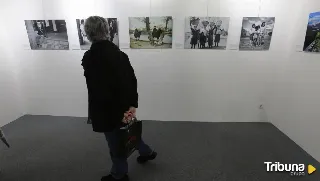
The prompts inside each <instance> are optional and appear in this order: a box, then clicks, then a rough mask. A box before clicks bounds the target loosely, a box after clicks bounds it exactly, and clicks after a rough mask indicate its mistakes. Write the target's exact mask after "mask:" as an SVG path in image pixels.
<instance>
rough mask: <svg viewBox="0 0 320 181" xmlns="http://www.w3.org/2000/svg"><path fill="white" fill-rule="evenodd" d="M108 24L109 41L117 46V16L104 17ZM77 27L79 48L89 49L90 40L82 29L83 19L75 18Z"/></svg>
mask: <svg viewBox="0 0 320 181" xmlns="http://www.w3.org/2000/svg"><path fill="white" fill-rule="evenodd" d="M106 20H107V21H108V24H109V33H110V41H111V42H113V43H114V44H115V45H117V46H119V33H118V22H117V18H106ZM76 21H77V29H78V36H79V43H80V49H81V50H89V49H90V47H91V42H90V41H89V40H88V38H87V34H86V32H85V31H84V23H85V21H86V20H85V19H76Z"/></svg>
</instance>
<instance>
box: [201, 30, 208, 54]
mask: <svg viewBox="0 0 320 181" xmlns="http://www.w3.org/2000/svg"><path fill="white" fill-rule="evenodd" d="M206 33H207V32H206V31H205V28H201V30H200V48H201V49H203V48H205V47H206V40H207V37H206Z"/></svg>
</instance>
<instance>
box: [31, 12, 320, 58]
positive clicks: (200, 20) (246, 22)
mask: <svg viewBox="0 0 320 181" xmlns="http://www.w3.org/2000/svg"><path fill="white" fill-rule="evenodd" d="M106 19H107V21H108V23H109V28H110V30H109V32H110V41H112V42H113V43H114V44H116V45H117V46H119V33H118V21H117V18H106ZM229 20H230V18H228V17H188V18H186V22H185V28H184V29H185V42H184V48H185V49H220V50H225V49H226V46H227V40H228V34H229V33H228V30H229ZM84 23H85V19H77V20H76V24H77V29H78V36H79V43H80V48H81V49H82V50H88V49H90V46H91V42H90V41H89V40H88V38H87V35H86V33H85V31H84ZM25 24H26V29H27V33H28V37H29V42H30V46H31V49H33V50H68V49H69V42H68V35H67V27H66V22H65V21H64V20H26V21H25ZM274 25H275V18H274V17H244V18H243V22H242V28H241V37H240V43H239V50H255V51H259V50H261V51H262V50H269V48H270V44H271V39H272V36H273V29H274ZM172 29H173V19H172V17H171V16H163V17H130V18H129V36H130V48H132V49H166V48H172V35H173V34H172ZM303 50H304V51H306V52H320V12H316V13H311V14H310V16H309V21H308V27H307V32H306V37H305V43H304V47H303Z"/></svg>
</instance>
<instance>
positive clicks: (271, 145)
mask: <svg viewBox="0 0 320 181" xmlns="http://www.w3.org/2000/svg"><path fill="white" fill-rule="evenodd" d="M143 124H144V133H143V136H144V140H145V141H146V142H147V143H149V144H150V146H152V147H153V148H155V149H156V150H157V151H158V153H159V155H158V157H157V159H156V160H154V161H152V162H149V163H148V164H146V165H139V164H137V163H136V161H135V159H136V156H137V153H134V154H133V155H132V156H131V157H130V158H129V160H128V162H129V175H130V177H131V180H133V181H170V180H176V181H191V180H193V181H286V180H299V181H300V180H310V181H311V180H312V181H313V180H314V181H319V180H320V172H319V171H316V173H314V174H313V175H310V176H309V175H307V176H304V177H292V176H290V174H289V173H268V172H266V166H265V165H264V163H263V162H265V161H280V162H281V163H301V164H302V163H303V164H313V165H314V166H315V167H316V168H318V169H320V164H319V162H317V161H316V160H315V159H313V158H312V157H311V156H310V155H308V154H307V153H306V152H305V151H304V150H302V149H301V148H300V147H299V146H298V145H296V144H295V143H294V142H293V141H292V140H290V139H289V138H288V137H287V136H286V135H284V134H283V133H282V132H280V131H279V130H278V129H277V128H276V127H274V126H273V125H272V124H270V123H201V122H161V121H144V123H143ZM2 129H3V130H4V132H5V133H6V136H7V139H8V140H9V142H10V144H11V145H12V147H11V148H10V149H8V148H6V147H5V146H4V145H3V144H2V143H0V168H1V173H0V180H1V181H67V180H68V181H98V180H100V177H101V176H103V175H106V174H108V171H109V169H110V166H111V162H110V157H109V151H108V147H107V143H106V141H105V139H104V136H103V135H102V134H99V133H94V132H93V131H92V128H91V125H87V124H86V118H75V117H54V116H31V115H26V116H23V117H21V118H19V119H18V120H16V121H14V122H12V123H10V124H8V125H6V126H4V127H3V128H2Z"/></svg>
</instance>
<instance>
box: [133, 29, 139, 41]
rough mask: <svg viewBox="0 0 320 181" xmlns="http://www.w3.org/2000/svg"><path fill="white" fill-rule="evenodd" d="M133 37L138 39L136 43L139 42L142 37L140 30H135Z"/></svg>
mask: <svg viewBox="0 0 320 181" xmlns="http://www.w3.org/2000/svg"><path fill="white" fill-rule="evenodd" d="M133 36H134V38H135V39H136V41H139V40H140V36H141V31H139V30H138V28H135V29H134V33H133Z"/></svg>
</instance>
